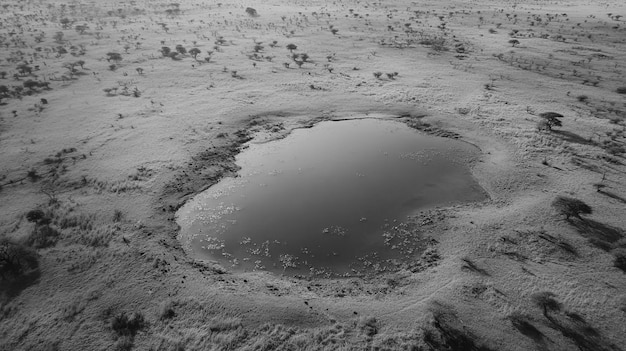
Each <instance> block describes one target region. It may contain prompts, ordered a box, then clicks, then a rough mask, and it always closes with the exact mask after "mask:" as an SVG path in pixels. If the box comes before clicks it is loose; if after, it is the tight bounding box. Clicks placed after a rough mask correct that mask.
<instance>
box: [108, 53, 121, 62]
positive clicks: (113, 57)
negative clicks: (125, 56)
mask: <svg viewBox="0 0 626 351" xmlns="http://www.w3.org/2000/svg"><path fill="white" fill-rule="evenodd" d="M111 61H115V62H119V61H122V55H120V54H119V53H117V52H108V53H107V62H111Z"/></svg>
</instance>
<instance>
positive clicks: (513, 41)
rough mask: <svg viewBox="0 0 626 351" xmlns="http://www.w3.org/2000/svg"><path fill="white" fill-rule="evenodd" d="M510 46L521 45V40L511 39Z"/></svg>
mask: <svg viewBox="0 0 626 351" xmlns="http://www.w3.org/2000/svg"><path fill="white" fill-rule="evenodd" d="M509 44H511V46H513V47H515V46H517V45H519V40H517V39H511V40H509Z"/></svg>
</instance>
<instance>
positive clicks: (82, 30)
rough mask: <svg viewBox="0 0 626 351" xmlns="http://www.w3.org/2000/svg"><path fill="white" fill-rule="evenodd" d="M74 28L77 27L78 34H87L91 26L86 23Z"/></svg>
mask: <svg viewBox="0 0 626 351" xmlns="http://www.w3.org/2000/svg"><path fill="white" fill-rule="evenodd" d="M74 29H76V31H77V32H78V34H85V31H86V30H87V29H89V26H88V25H86V24H79V25H77V26H76V27H74Z"/></svg>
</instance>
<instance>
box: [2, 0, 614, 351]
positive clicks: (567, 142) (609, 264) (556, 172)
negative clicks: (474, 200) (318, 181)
mask: <svg viewBox="0 0 626 351" xmlns="http://www.w3.org/2000/svg"><path fill="white" fill-rule="evenodd" d="M625 5H626V4H624V3H623V2H622V1H616V0H615V1H602V2H601V1H595V0H594V1H582V0H557V1H538V0H519V1H509V0H497V1H496V0H476V1H460V0H459V1H455V0H449V1H423V2H422V1H380V2H376V1H374V2H368V1H356V0H355V1H326V0H321V1H320V0H310V1H299V0H290V1H274V0H267V1H255V2H252V3H247V2H243V1H240V0H236V1H223V2H219V3H218V2H203V1H181V2H168V1H145V0H137V1H113V0H103V1H92V2H87V1H77V2H76V1H75V2H63V1H56V0H41V1H21V0H20V1H18V0H6V1H3V2H2V4H1V5H0V6H1V8H2V11H1V12H0V47H2V50H1V51H0V148H1V150H2V153H1V154H0V157H1V162H0V214H1V216H0V350H115V349H117V350H235V349H237V350H273V349H279V350H336V349H339V350H352V349H355V350H363V349H373V350H576V349H578V350H583V351H597V350H624V349H626V331H625V330H624V321H625V320H626V273H625V271H626V251H625V250H626V239H625V232H624V228H626V221H625V220H624V218H626V215H625V209H626V190H625V189H626V177H625V176H624V174H625V172H626V166H625V162H626V160H625V158H624V157H625V155H626V139H625V136H624V132H625V130H626V120H625V118H626V100H625V95H624V94H625V93H626V81H625V79H626V74H625V72H626V22H625V18H624V17H623V16H624V15H626V6H625ZM552 111H553V112H552ZM362 116H369V117H377V118H395V119H398V120H401V121H404V122H406V123H407V124H409V125H410V126H412V127H414V128H416V129H419V130H421V131H423V132H425V133H431V134H435V135H439V136H442V137H453V138H460V139H462V140H466V141H468V142H470V143H473V144H475V145H477V146H478V147H479V148H480V149H481V151H482V157H481V160H480V162H478V163H476V164H475V165H474V167H473V173H474V176H475V177H476V179H477V180H478V181H479V183H480V184H481V186H482V187H483V188H484V189H485V190H486V191H487V192H488V193H489V196H490V200H488V201H485V202H481V203H478V204H463V205H453V206H450V207H444V208H437V209H430V210H424V211H422V212H420V213H417V214H416V215H415V218H414V222H415V223H420V233H422V234H420V235H427V236H429V237H430V241H429V243H430V244H429V246H428V248H427V249H425V250H424V251H423V252H422V253H421V254H420V256H419V257H416V262H415V265H413V266H412V269H406V270H399V271H395V272H388V273H384V274H380V275H377V276H372V277H351V278H344V279H324V278H316V277H313V278H310V279H306V278H300V279H296V278H293V277H290V276H288V275H285V276H279V275H273V274H270V273H267V272H263V271H255V272H247V273H237V272H234V271H232V270H231V269H230V268H229V267H222V266H220V265H218V264H216V263H213V262H206V261H201V260H196V259H194V258H192V257H191V256H190V255H188V254H187V253H186V252H184V250H183V248H182V246H181V244H180V242H179V241H178V238H177V234H178V228H177V225H176V222H175V213H176V210H177V209H178V208H179V207H180V206H181V205H182V204H183V203H184V202H185V201H186V200H188V199H189V198H191V197H192V196H193V195H195V194H197V193H199V192H201V191H202V190H204V189H206V188H207V187H208V186H210V185H211V184H214V183H216V182H217V181H219V179H221V178H223V177H227V176H234V175H236V173H237V170H238V167H237V165H236V164H235V162H234V161H235V158H234V157H235V155H236V154H237V153H238V152H239V151H240V150H241V149H242V145H243V144H244V143H245V142H247V141H250V140H251V139H253V138H254V139H256V140H271V139H274V138H280V137H283V136H285V135H286V134H287V133H289V131H290V130H293V129H294V128H301V127H307V126H311V125H313V124H315V123H317V122H320V121H324V120H331V119H335V118H353V117H362ZM416 235H417V234H416Z"/></svg>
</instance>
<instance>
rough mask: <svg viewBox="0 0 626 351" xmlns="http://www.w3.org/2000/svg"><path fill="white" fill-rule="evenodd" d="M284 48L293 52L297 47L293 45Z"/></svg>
mask: <svg viewBox="0 0 626 351" xmlns="http://www.w3.org/2000/svg"><path fill="white" fill-rule="evenodd" d="M286 48H287V50H289V51H291V52H293V51H294V50H296V49H297V48H298V46H296V45H295V44H287V46H286Z"/></svg>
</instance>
